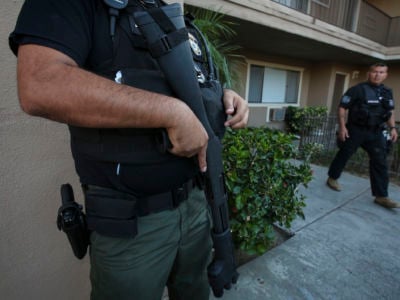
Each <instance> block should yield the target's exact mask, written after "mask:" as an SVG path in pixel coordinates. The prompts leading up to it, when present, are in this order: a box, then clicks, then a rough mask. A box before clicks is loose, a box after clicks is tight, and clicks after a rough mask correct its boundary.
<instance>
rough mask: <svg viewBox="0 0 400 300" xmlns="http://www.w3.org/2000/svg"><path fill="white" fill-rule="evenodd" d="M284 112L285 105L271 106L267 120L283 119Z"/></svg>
mask: <svg viewBox="0 0 400 300" xmlns="http://www.w3.org/2000/svg"><path fill="white" fill-rule="evenodd" d="M285 114H286V107H281V108H271V109H270V110H269V120H270V121H284V120H285Z"/></svg>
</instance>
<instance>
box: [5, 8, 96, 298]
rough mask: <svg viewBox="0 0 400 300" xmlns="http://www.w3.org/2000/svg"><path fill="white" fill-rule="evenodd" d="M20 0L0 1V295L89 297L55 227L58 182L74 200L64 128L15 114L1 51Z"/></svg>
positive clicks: (82, 267) (10, 76) (11, 71)
mask: <svg viewBox="0 0 400 300" xmlns="http://www.w3.org/2000/svg"><path fill="white" fill-rule="evenodd" d="M22 2H23V1H22V0H15V1H4V2H2V4H1V6H0V40H1V41H2V42H1V43H0V57H1V61H0V64H1V72H0V141H1V143H0V154H1V165H0V274H1V280H0V295H1V298H2V299H7V300H21V299H65V300H67V299H68V300H70V299H77V300H79V299H82V300H83V299H89V291H90V287H89V280H88V274H89V265H88V258H87V257H86V258H85V259H84V260H82V261H79V260H78V259H75V257H74V256H73V254H72V250H70V248H69V245H68V242H67V239H66V236H65V234H64V233H62V232H60V231H58V229H57V228H56V223H55V220H56V215H57V209H58V207H59V206H60V196H59V187H60V185H61V184H62V183H65V182H70V183H71V184H73V185H74V187H75V188H76V194H77V198H78V200H79V201H80V202H81V203H82V196H81V193H80V191H79V186H78V182H77V178H76V175H75V172H74V168H73V162H72V160H71V155H70V151H69V143H68V135H67V133H68V132H67V128H66V126H65V125H61V124H56V123H54V122H50V121H46V120H44V119H39V118H33V117H30V116H27V115H25V114H24V113H22V112H21V110H20V108H19V105H18V100H17V93H16V80H15V78H16V75H15V69H16V59H15V57H14V56H13V55H12V53H11V52H10V50H9V49H8V43H7V37H8V34H9V32H10V31H11V30H12V28H13V26H14V24H15V21H16V17H17V14H18V12H19V9H20V7H21V5H22Z"/></svg>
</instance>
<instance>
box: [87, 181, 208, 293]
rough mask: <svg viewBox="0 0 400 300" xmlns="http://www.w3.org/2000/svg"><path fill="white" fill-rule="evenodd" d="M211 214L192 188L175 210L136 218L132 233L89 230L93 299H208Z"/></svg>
mask: <svg viewBox="0 0 400 300" xmlns="http://www.w3.org/2000/svg"><path fill="white" fill-rule="evenodd" d="M210 230H211V218H210V213H209V210H208V207H207V202H206V200H205V197H204V193H203V192H202V191H200V190H198V189H194V190H193V191H192V192H191V193H190V195H189V199H187V200H186V201H184V202H182V203H181V204H180V205H179V207H178V208H176V209H174V210H166V211H162V212H159V213H155V214H150V215H148V216H145V217H139V219H138V234H137V236H136V237H135V238H132V239H128V238H112V237H106V236H102V235H100V234H98V233H96V232H93V233H92V235H91V248H90V261H91V270H90V279H91V283H92V292H91V299H92V300H114V299H116V300H125V299H129V300H160V299H161V297H162V294H163V291H164V288H165V286H168V292H169V298H170V299H182V300H188V299H191V300H206V299H209V293H210V289H209V285H208V279H207V266H208V264H209V263H210V260H211V248H212V240H211V235H210Z"/></svg>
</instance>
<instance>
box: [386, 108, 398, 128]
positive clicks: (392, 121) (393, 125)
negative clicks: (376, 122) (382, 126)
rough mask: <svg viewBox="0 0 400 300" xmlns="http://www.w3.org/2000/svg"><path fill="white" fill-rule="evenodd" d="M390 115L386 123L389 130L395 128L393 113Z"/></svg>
mask: <svg viewBox="0 0 400 300" xmlns="http://www.w3.org/2000/svg"><path fill="white" fill-rule="evenodd" d="M391 113H392V115H391V116H390V118H389V120H388V121H387V125H388V126H389V128H392V127H395V126H396V122H395V120H394V111H393V110H392V111H391Z"/></svg>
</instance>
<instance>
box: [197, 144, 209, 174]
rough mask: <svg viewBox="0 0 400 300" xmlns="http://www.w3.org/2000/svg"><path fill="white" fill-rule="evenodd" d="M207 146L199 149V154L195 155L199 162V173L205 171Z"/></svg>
mask: <svg viewBox="0 0 400 300" xmlns="http://www.w3.org/2000/svg"><path fill="white" fill-rule="evenodd" d="M206 153H207V145H206V146H204V147H203V148H201V149H200V151H199V153H198V154H197V159H198V162H199V169H200V171H201V172H203V173H204V172H206V171H207V155H206Z"/></svg>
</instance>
